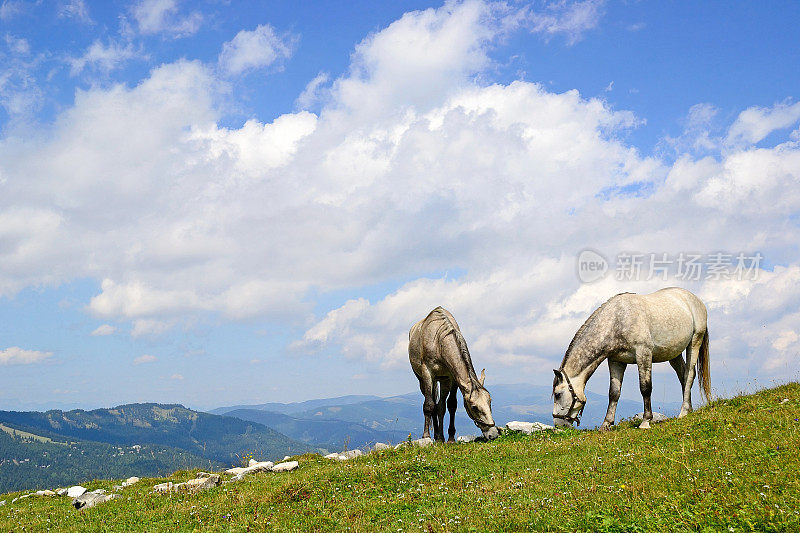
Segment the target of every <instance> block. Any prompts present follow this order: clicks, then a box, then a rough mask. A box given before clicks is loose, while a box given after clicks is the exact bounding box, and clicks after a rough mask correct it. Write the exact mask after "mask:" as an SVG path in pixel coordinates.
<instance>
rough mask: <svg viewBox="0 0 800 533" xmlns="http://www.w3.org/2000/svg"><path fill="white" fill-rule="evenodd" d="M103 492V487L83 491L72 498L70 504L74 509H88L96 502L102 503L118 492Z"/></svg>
mask: <svg viewBox="0 0 800 533" xmlns="http://www.w3.org/2000/svg"><path fill="white" fill-rule="evenodd" d="M105 492H106V491H105V490H103V489H98V490H94V491H92V492H84V493H83V494H81V495H80V496H78V497H77V498H75V499H74V500H72V506H73V507H74V508H75V509H88V508H89V507H94V506H95V505H97V504H98V503H104V502H107V501H108V500H113V499H114V498H118V497H119V494H106V493H105Z"/></svg>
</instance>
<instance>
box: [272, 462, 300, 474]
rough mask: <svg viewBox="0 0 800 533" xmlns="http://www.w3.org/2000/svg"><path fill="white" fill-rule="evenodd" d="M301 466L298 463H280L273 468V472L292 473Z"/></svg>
mask: <svg viewBox="0 0 800 533" xmlns="http://www.w3.org/2000/svg"><path fill="white" fill-rule="evenodd" d="M298 466H300V463H298V462H297V461H286V462H283V463H278V464H276V465H275V466H273V467H272V471H273V472H291V471H292V470H294V469H296V468H297V467H298Z"/></svg>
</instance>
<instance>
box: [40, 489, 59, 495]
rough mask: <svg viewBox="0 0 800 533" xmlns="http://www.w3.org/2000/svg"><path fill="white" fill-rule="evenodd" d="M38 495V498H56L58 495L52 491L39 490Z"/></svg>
mask: <svg viewBox="0 0 800 533" xmlns="http://www.w3.org/2000/svg"><path fill="white" fill-rule="evenodd" d="M36 495H37V496H55V495H56V493H55V492H53V491H52V490H37V491H36Z"/></svg>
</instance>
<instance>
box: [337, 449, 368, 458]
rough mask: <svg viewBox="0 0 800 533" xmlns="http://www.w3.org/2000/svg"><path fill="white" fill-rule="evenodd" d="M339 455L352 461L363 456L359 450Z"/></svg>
mask: <svg viewBox="0 0 800 533" xmlns="http://www.w3.org/2000/svg"><path fill="white" fill-rule="evenodd" d="M339 455H342V456H344V458H345V459H353V458H354V457H361V456H362V455H364V452H362V451H361V450H359V449H355V450H347V451H344V452H342V453H341V454H339Z"/></svg>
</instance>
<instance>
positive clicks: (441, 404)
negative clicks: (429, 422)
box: [433, 379, 450, 442]
mask: <svg viewBox="0 0 800 533" xmlns="http://www.w3.org/2000/svg"><path fill="white" fill-rule="evenodd" d="M449 383H450V382H449V380H447V379H443V380H439V381H438V388H439V394H438V397H437V398H436V410H435V412H434V414H433V440H435V441H439V442H444V413H445V410H446V407H447V406H446V404H447V394H448V393H449V392H450V386H449Z"/></svg>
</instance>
